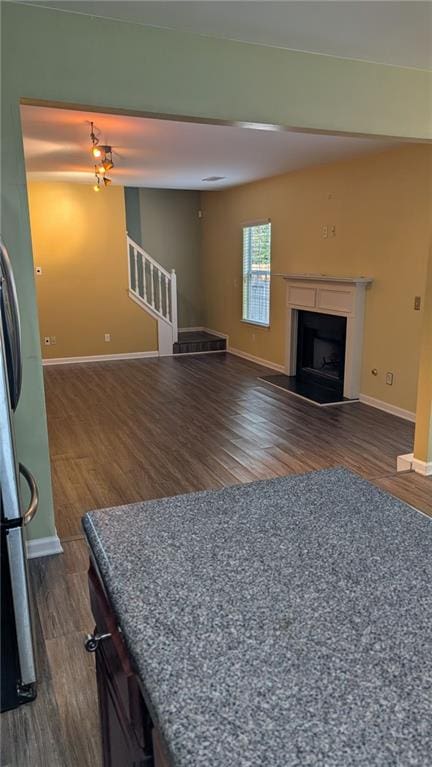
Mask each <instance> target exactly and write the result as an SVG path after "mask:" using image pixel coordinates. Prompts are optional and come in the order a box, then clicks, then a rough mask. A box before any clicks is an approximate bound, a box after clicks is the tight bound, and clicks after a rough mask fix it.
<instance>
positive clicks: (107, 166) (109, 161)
mask: <svg viewBox="0 0 432 767" xmlns="http://www.w3.org/2000/svg"><path fill="white" fill-rule="evenodd" d="M90 126H91V130H90V141H91V142H92V146H91V153H92V155H93V158H94V159H95V160H97V164H96V165H95V176H96V184H95V185H94V187H93V189H94V191H95V192H100V190H101V186H100V181H101V178H102V179H103V182H104V186H109V185H110V184H111V183H112V180H111V179H110V178H105V176H104V174H105V173H106V172H107V171H109V170H111V168H114V163H113V158H112V146H110V145H109V144H99V138H98V137H97V135H96V133H95V128H94V123H92V122H91V123H90Z"/></svg>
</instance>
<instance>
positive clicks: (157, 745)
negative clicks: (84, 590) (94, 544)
mask: <svg viewBox="0 0 432 767" xmlns="http://www.w3.org/2000/svg"><path fill="white" fill-rule="evenodd" d="M89 590H90V603H91V608H92V612H93V616H94V619H95V623H96V626H95V631H94V636H95V637H98V636H99V637H103V638H102V639H100V640H99V641H98V642H97V646H96V649H95V654H96V676H97V686H98V697H99V710H100V719H101V730H102V753H103V767H171V764H170V762H169V761H168V759H167V757H166V755H165V751H164V747H163V743H162V740H161V738H160V735H159V733H158V731H157V729H156V728H155V727H154V725H153V722H152V719H151V716H150V714H149V712H148V709H147V706H146V704H145V700H144V696H143V694H142V690H141V686H140V682H139V679H138V677H137V675H136V674H135V672H134V669H133V666H132V663H131V660H130V657H129V655H128V652H127V648H126V645H125V642H124V640H123V637H122V634H121V630H120V629H119V627H118V625H117V620H116V617H115V615H114V612H113V610H112V608H111V605H110V603H109V600H108V597H107V594H106V592H105V589H104V586H103V583H102V580H101V578H100V576H99V574H98V572H97V567H96V565H95V563H94V562H93V561H92V560H91V561H90V567H89Z"/></svg>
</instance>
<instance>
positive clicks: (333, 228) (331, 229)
mask: <svg viewBox="0 0 432 767" xmlns="http://www.w3.org/2000/svg"><path fill="white" fill-rule="evenodd" d="M330 237H336V225H335V224H332V225H331V227H330Z"/></svg>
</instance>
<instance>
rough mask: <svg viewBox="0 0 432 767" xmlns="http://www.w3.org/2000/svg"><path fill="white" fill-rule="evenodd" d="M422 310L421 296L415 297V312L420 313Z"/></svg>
mask: <svg viewBox="0 0 432 767" xmlns="http://www.w3.org/2000/svg"><path fill="white" fill-rule="evenodd" d="M420 308H421V296H414V311H415V312H419V311H420Z"/></svg>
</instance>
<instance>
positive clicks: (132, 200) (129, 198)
mask: <svg viewBox="0 0 432 767" xmlns="http://www.w3.org/2000/svg"><path fill="white" fill-rule="evenodd" d="M124 198H125V210H126V230H127V233H128V235H129V237H131V238H132V239H133V240H135V242H137V243H138V245H142V242H141V214H140V194H139V189H137V188H135V187H132V186H125V189H124Z"/></svg>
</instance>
